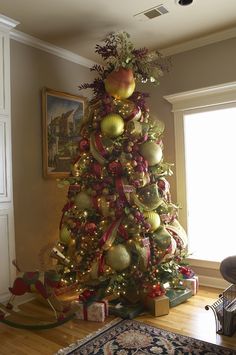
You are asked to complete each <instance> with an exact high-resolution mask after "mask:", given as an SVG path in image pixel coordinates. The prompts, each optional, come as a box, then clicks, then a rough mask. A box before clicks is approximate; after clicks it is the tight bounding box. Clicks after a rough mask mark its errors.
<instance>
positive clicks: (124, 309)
mask: <svg viewBox="0 0 236 355" xmlns="http://www.w3.org/2000/svg"><path fill="white" fill-rule="evenodd" d="M143 308H144V307H143V305H142V304H140V303H137V304H132V305H124V304H122V303H118V304H111V303H109V314H111V315H114V316H117V317H121V318H123V319H133V318H135V317H137V316H138V315H139V314H140V313H142V312H143Z"/></svg>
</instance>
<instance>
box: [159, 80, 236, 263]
mask: <svg viewBox="0 0 236 355" xmlns="http://www.w3.org/2000/svg"><path fill="white" fill-rule="evenodd" d="M164 99H165V100H167V101H168V102H169V103H170V104H172V112H173V114H174V131H175V166H176V188H177V191H176V192H177V201H178V203H179V205H180V207H181V208H180V210H179V220H180V223H181V224H182V225H183V227H184V228H185V229H186V231H187V230H188V226H187V211H188V206H187V196H186V174H185V146H184V116H185V115H187V114H191V113H198V112H206V111H208V110H209V111H210V110H213V109H214V110H217V109H222V108H226V107H230V106H235V105H236V82H231V83H226V84H222V85H217V86H211V87H206V88H201V89H197V90H192V91H186V92H182V93H177V94H173V95H167V96H164ZM188 260H189V262H190V264H191V265H192V266H197V267H206V268H210V269H215V270H219V265H220V262H216V261H209V260H203V259H196V258H194V256H193V257H192V258H189V259H188Z"/></svg>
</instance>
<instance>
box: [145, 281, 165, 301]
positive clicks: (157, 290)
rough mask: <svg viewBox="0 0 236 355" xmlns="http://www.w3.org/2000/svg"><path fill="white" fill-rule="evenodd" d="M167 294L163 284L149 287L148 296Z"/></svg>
mask: <svg viewBox="0 0 236 355" xmlns="http://www.w3.org/2000/svg"><path fill="white" fill-rule="evenodd" d="M164 294H165V289H164V288H163V287H162V286H161V285H158V284H157V285H153V286H151V287H150V288H149V289H148V293H147V296H148V297H151V298H155V297H159V296H163V295H164Z"/></svg>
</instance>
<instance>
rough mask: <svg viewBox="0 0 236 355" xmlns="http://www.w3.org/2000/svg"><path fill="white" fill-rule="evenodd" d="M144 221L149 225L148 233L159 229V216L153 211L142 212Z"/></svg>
mask: <svg viewBox="0 0 236 355" xmlns="http://www.w3.org/2000/svg"><path fill="white" fill-rule="evenodd" d="M143 214H144V217H145V219H146V221H147V222H148V223H149V224H150V225H151V228H150V231H151V232H155V230H157V229H158V228H159V227H160V224H161V220H160V217H159V214H158V213H156V212H153V211H150V212H143Z"/></svg>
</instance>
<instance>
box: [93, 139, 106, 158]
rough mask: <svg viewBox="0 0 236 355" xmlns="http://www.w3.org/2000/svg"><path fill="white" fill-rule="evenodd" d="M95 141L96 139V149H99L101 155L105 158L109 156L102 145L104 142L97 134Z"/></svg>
mask: <svg viewBox="0 0 236 355" xmlns="http://www.w3.org/2000/svg"><path fill="white" fill-rule="evenodd" d="M94 139H95V144H96V148H97V149H98V151H99V153H100V154H101V155H102V156H103V157H105V156H106V155H107V151H106V149H105V148H104V146H103V144H102V140H101V137H100V135H99V133H95V135H94Z"/></svg>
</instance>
